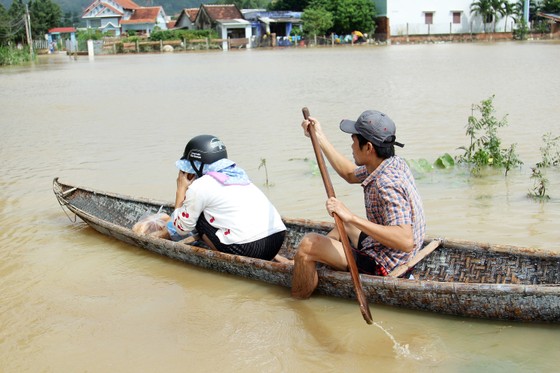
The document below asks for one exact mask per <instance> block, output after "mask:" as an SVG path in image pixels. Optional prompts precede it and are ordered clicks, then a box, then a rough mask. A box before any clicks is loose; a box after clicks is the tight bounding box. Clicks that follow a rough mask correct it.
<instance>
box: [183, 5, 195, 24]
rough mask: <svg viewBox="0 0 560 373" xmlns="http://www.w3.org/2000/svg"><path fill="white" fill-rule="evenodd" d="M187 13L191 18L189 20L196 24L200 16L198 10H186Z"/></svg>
mask: <svg viewBox="0 0 560 373" xmlns="http://www.w3.org/2000/svg"><path fill="white" fill-rule="evenodd" d="M185 13H186V14H187V16H189V19H190V20H191V22H194V20H195V19H196V16H197V15H198V8H188V9H185Z"/></svg>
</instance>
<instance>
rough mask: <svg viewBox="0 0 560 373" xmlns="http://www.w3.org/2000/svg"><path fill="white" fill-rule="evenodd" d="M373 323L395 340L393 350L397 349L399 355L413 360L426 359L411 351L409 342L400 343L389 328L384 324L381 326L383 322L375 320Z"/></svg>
mask: <svg viewBox="0 0 560 373" xmlns="http://www.w3.org/2000/svg"><path fill="white" fill-rule="evenodd" d="M373 325H375V326H377V327H378V328H379V329H381V331H383V333H385V335H386V336H387V337H389V339H390V340H391V341H392V342H393V351H395V353H396V355H397V357H403V358H406V359H413V360H424V357H423V356H420V355H416V354H414V353H412V352H410V348H409V346H408V344H401V343H399V342H398V341H397V340H396V339H395V337H393V335H392V334H391V333H389V331H388V330H387V329H385V328H384V327H383V326H381V324H379V323H377V322H375V321H374V322H373Z"/></svg>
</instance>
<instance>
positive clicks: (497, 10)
mask: <svg viewBox="0 0 560 373" xmlns="http://www.w3.org/2000/svg"><path fill="white" fill-rule="evenodd" d="M506 2H507V0H491V1H490V4H491V6H492V23H493V25H492V31H493V32H496V23H498V20H499V19H500V18H501V17H503V16H504V15H505V10H504V3H506Z"/></svg>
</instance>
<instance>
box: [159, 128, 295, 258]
mask: <svg viewBox="0 0 560 373" xmlns="http://www.w3.org/2000/svg"><path fill="white" fill-rule="evenodd" d="M176 166H177V168H178V169H179V174H178V176H177V191H176V194H175V211H174V212H173V214H172V215H171V221H170V223H169V224H168V229H169V231H170V234H171V237H177V236H178V237H179V238H181V237H186V236H188V235H189V234H191V232H193V231H194V230H196V232H197V233H198V235H199V236H200V237H201V238H202V239H203V240H204V242H205V243H206V244H207V245H208V246H210V248H212V249H214V250H218V251H222V252H225V253H230V254H236V255H244V256H249V257H254V258H259V259H265V260H271V259H273V258H274V257H275V256H276V254H277V253H278V251H279V250H280V247H281V246H282V243H283V241H284V236H285V233H286V227H285V226H284V223H283V222H282V219H281V217H280V214H279V213H278V211H277V210H276V208H275V207H274V206H273V205H272V203H271V202H270V201H269V200H268V198H267V197H266V196H265V195H264V193H262V191H261V190H260V189H259V188H257V187H256V186H255V185H254V184H253V183H252V182H251V181H250V180H249V177H248V176H247V174H246V173H245V171H244V170H243V169H242V168H240V167H238V166H237V165H236V164H235V162H233V161H232V160H229V159H228V158H227V151H226V147H225V145H224V144H223V142H222V141H220V140H219V139H218V138H217V137H215V136H211V135H200V136H196V137H194V138H192V139H191V140H190V141H189V142H188V143H187V145H186V147H185V151H184V152H183V156H182V157H181V159H179V160H178V161H177V162H176Z"/></svg>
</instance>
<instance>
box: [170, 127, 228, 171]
mask: <svg viewBox="0 0 560 373" xmlns="http://www.w3.org/2000/svg"><path fill="white" fill-rule="evenodd" d="M223 158H227V150H226V146H225V145H224V143H223V142H222V141H221V140H220V139H218V138H217V137H216V136H212V135H199V136H195V137H193V138H192V139H191V140H190V141H189V142H188V143H187V146H186V147H185V151H184V152H183V157H181V159H186V160H188V161H189V162H190V163H191V166H192V168H193V169H194V170H195V171H196V175H197V177H202V170H203V169H204V165H206V164H211V163H214V162H216V161H217V160H220V159H223ZM194 161H199V162H200V163H201V165H200V168H197V167H196V165H195V162H194Z"/></svg>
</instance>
